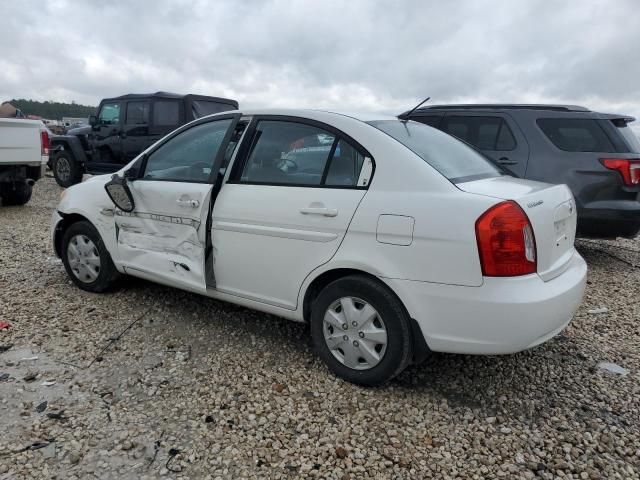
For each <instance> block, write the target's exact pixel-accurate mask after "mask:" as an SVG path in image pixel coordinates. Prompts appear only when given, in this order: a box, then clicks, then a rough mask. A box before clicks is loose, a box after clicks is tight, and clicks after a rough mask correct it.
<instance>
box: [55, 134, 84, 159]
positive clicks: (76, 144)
mask: <svg viewBox="0 0 640 480" xmlns="http://www.w3.org/2000/svg"><path fill="white" fill-rule="evenodd" d="M61 150H69V151H70V152H71V154H72V155H73V158H74V159H75V160H76V161H78V162H80V163H84V162H85V161H86V160H87V155H86V153H85V151H84V148H83V147H82V143H80V139H79V138H78V137H75V136H73V135H60V136H57V137H53V138H52V139H51V153H52V155H51V158H53V156H54V155H55V154H56V153H58V152H60V151H61Z"/></svg>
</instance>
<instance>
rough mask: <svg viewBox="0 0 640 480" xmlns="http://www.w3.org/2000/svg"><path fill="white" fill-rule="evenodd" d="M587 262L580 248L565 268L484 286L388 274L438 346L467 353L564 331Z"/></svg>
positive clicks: (504, 348) (524, 344)
mask: <svg viewBox="0 0 640 480" xmlns="http://www.w3.org/2000/svg"><path fill="white" fill-rule="evenodd" d="M586 275H587V266H586V263H585V261H584V260H583V259H582V257H581V256H580V255H579V254H578V253H577V252H576V253H574V255H573V257H572V259H571V260H570V262H569V266H568V268H567V270H566V271H565V272H563V273H562V274H561V275H559V276H558V277H556V278H554V279H552V280H549V281H547V282H545V281H543V280H542V279H541V278H540V277H539V276H538V275H527V276H524V277H514V278H491V277H485V278H484V282H483V284H482V286H480V287H462V286H455V285H441V284H434V283H427V282H416V281H410V280H392V279H383V280H384V281H385V282H386V283H387V284H388V285H389V286H390V287H391V288H392V289H393V290H394V292H396V294H397V295H398V296H399V297H400V299H401V300H402V301H403V302H404V304H405V306H406V308H407V310H408V311H409V314H410V315H411V317H413V318H414V319H416V321H417V322H418V325H419V326H420V329H421V330H422V334H423V335H424V337H425V340H426V342H427V345H428V346H429V348H430V349H431V350H433V351H439V352H449V353H464V354H506V353H515V352H519V351H521V350H526V349H527V348H531V347H534V346H536V345H539V344H541V343H543V342H545V341H547V340H549V339H550V338H552V337H554V336H555V335H557V334H558V333H560V332H561V331H562V330H563V329H564V328H565V327H566V326H567V325H568V324H569V322H570V321H571V319H572V318H573V315H574V314H575V312H576V310H577V308H578V306H579V305H580V302H581V301H582V295H583V293H584V289H585V284H586Z"/></svg>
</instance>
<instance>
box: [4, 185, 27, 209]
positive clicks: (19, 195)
mask: <svg viewBox="0 0 640 480" xmlns="http://www.w3.org/2000/svg"><path fill="white" fill-rule="evenodd" d="M32 191H33V189H32V187H31V185H29V184H28V183H27V182H13V183H10V184H7V185H3V187H2V190H0V196H1V197H2V204H3V205H7V206H8V205H24V204H25V203H27V202H28V201H29V200H30V199H31V192H32Z"/></svg>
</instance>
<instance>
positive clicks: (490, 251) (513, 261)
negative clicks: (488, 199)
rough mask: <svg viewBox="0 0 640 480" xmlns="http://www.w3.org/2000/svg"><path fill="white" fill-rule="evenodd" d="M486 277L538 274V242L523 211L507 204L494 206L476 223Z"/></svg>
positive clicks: (483, 271)
mask: <svg viewBox="0 0 640 480" xmlns="http://www.w3.org/2000/svg"><path fill="white" fill-rule="evenodd" d="M476 238H477V240H478V253H479V254H480V265H481V266H482V274H483V275H485V276H487V277H515V276H518V275H527V274H530V273H535V272H536V267H537V264H536V240H535V237H534V235H533V229H532V228H531V222H529V218H528V217H527V214H526V213H524V211H523V210H522V208H520V206H519V205H518V204H517V203H516V202H514V201H511V200H510V201H507V202H502V203H499V204H498V205H494V206H493V207H491V208H490V209H489V210H487V211H486V212H484V213H483V214H482V216H481V217H480V218H479V219H478V220H477V221H476Z"/></svg>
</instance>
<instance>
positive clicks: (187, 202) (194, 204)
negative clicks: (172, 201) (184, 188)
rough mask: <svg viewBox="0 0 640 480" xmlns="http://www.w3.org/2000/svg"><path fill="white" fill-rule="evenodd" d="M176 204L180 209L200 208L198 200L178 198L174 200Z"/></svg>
mask: <svg viewBox="0 0 640 480" xmlns="http://www.w3.org/2000/svg"><path fill="white" fill-rule="evenodd" d="M176 203H177V204H178V205H180V206H181V207H191V208H198V207H199V206H200V202H199V201H198V200H194V199H191V198H189V199H183V198H179V199H177V200H176Z"/></svg>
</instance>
